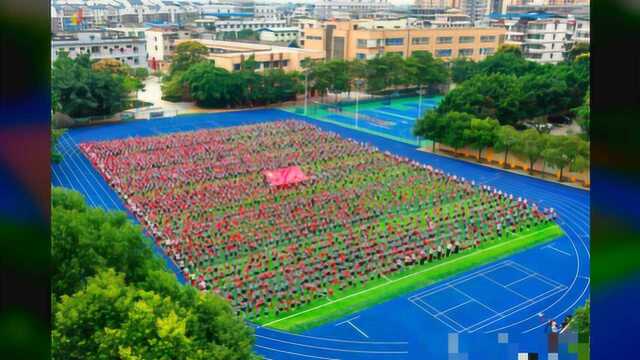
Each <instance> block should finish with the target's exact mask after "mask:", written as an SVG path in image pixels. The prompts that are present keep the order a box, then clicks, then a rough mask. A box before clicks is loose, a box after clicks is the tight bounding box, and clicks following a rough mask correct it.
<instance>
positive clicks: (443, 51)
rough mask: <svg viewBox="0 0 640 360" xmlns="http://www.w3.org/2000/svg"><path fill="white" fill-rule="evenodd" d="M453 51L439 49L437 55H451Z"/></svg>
mask: <svg viewBox="0 0 640 360" xmlns="http://www.w3.org/2000/svg"><path fill="white" fill-rule="evenodd" d="M451 53H452V50H451V49H438V50H436V56H437V57H447V56H451Z"/></svg>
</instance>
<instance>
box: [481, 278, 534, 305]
mask: <svg viewBox="0 0 640 360" xmlns="http://www.w3.org/2000/svg"><path fill="white" fill-rule="evenodd" d="M482 277H484V278H485V279H487V280H489V281H491V282H492V283H494V284H496V285H498V286H500V287H501V288H503V289H506V290H508V291H510V292H512V293H514V294H516V295H518V296H520V297H521V298H523V299H525V300H531V299H529V298H528V297H526V296H524V295H522V294H520V293H519V292H517V291H515V290H513V289H510V288H508V287H506V286H504V285H502V284H500V283H499V282H497V281H495V280H493V279H492V278H490V277H488V276H486V275H482Z"/></svg>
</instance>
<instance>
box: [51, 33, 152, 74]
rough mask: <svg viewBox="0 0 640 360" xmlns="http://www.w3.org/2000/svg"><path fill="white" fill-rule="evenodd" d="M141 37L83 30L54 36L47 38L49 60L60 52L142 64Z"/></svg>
mask: <svg viewBox="0 0 640 360" xmlns="http://www.w3.org/2000/svg"><path fill="white" fill-rule="evenodd" d="M145 44H146V40H145V38H144V36H142V37H140V36H139V35H136V36H128V35H124V34H122V33H119V32H112V31H87V32H77V33H73V34H59V35H54V36H53V37H52V39H51V61H52V62H53V61H55V60H56V59H57V58H58V55H60V53H62V52H66V53H68V54H69V57H71V58H75V57H76V56H78V55H80V54H89V57H90V59H91V60H101V59H116V60H118V61H120V62H121V63H123V64H127V65H129V66H131V67H146V66H147V52H146V48H145Z"/></svg>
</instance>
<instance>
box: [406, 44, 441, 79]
mask: <svg viewBox="0 0 640 360" xmlns="http://www.w3.org/2000/svg"><path fill="white" fill-rule="evenodd" d="M406 71H407V82H409V83H410V85H418V86H420V87H425V86H426V87H433V86H437V85H441V84H446V83H447V81H448V80H449V69H448V68H447V65H446V64H445V63H444V62H443V61H442V60H440V59H436V58H434V57H433V55H431V53H430V52H426V51H418V52H414V53H413V54H412V55H411V56H410V57H409V58H407V60H406Z"/></svg>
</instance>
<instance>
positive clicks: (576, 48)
mask: <svg viewBox="0 0 640 360" xmlns="http://www.w3.org/2000/svg"><path fill="white" fill-rule="evenodd" d="M590 52H591V45H590V44H589V43H587V42H581V41H577V42H575V43H573V45H571V47H570V48H569V49H568V51H567V52H566V54H565V57H566V61H567V62H570V63H571V62H574V61H575V60H576V59H577V58H578V57H579V56H580V55H583V54H588V53H590Z"/></svg>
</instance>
